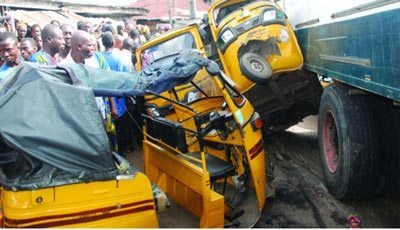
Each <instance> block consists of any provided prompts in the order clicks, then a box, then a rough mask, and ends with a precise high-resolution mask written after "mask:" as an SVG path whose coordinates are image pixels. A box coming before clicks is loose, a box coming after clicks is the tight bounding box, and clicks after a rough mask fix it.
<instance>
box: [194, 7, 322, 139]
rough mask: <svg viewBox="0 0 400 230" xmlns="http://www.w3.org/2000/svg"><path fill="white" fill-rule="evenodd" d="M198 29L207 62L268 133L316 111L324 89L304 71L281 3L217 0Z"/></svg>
mask: <svg viewBox="0 0 400 230" xmlns="http://www.w3.org/2000/svg"><path fill="white" fill-rule="evenodd" d="M200 31H201V34H202V38H203V41H204V44H205V46H206V47H208V49H207V54H208V56H209V58H210V59H213V60H216V61H217V62H219V63H220V65H221V67H223V70H224V72H226V73H227V75H228V76H230V77H231V78H232V79H233V81H235V82H236V83H237V85H238V86H239V89H240V91H241V92H242V93H244V95H245V96H246V97H247V98H248V99H249V100H250V101H251V102H252V103H253V105H254V107H255V109H256V111H258V112H259V113H260V115H261V116H262V118H263V120H264V121H265V126H266V130H267V131H279V130H282V129H285V128H287V127H290V126H291V125H293V124H296V123H297V122H299V121H301V120H302V119H303V118H304V117H306V116H308V115H311V114H317V113H318V106H319V97H320V95H321V92H322V89H321V86H320V84H319V81H318V78H317V76H316V75H315V74H312V73H310V72H306V71H303V70H302V66H303V56H302V52H301V50H300V47H299V45H298V43H297V39H296V36H295V34H294V32H293V29H292V27H291V25H290V22H289V20H288V19H287V16H286V15H285V13H284V12H283V11H282V9H281V8H280V7H279V5H278V4H277V3H275V2H274V1H266V0H264V1H259V0H217V1H215V2H213V4H212V5H211V6H210V9H209V10H208V14H207V16H206V17H205V18H204V19H203V23H202V24H201V26H200Z"/></svg>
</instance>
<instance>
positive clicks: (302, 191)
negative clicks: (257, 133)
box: [256, 117, 400, 228]
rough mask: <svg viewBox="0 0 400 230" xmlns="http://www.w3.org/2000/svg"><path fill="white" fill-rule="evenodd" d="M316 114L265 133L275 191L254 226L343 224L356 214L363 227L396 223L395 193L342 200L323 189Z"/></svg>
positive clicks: (399, 220) (397, 198)
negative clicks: (267, 134) (293, 124)
mask: <svg viewBox="0 0 400 230" xmlns="http://www.w3.org/2000/svg"><path fill="white" fill-rule="evenodd" d="M316 129H317V117H309V118H306V119H305V121H304V122H303V123H301V124H299V125H297V126H294V127H292V128H290V129H289V130H287V131H285V132H281V133H277V134H274V135H271V136H268V137H265V142H266V146H265V147H266V150H267V152H268V158H269V159H271V160H272V161H273V163H274V165H275V170H274V172H275V180H274V183H273V184H274V185H275V188H276V196H275V197H274V198H271V199H269V200H267V204H266V207H265V210H264V212H263V216H262V217H261V219H260V221H259V222H258V223H257V225H256V227H263V228H269V227H310V228H325V227H330V228H335V227H348V224H347V218H348V216H349V215H358V216H359V217H360V219H361V225H362V227H367V228H386V227H400V212H399V210H400V202H399V201H400V196H399V195H391V196H388V195H386V196H382V195H381V196H377V197H373V198H370V199H369V200H360V201H347V202H341V201H338V200H336V199H335V198H333V197H332V196H331V195H330V194H329V192H328V191H327V189H326V187H325V185H324V182H323V174H322V170H321V165H320V159H319V148H318V136H317V131H316Z"/></svg>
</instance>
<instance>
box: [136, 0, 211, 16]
mask: <svg viewBox="0 0 400 230" xmlns="http://www.w3.org/2000/svg"><path fill="white" fill-rule="evenodd" d="M173 3H174V5H173V7H172V14H173V18H175V19H189V17H190V10H189V7H190V6H189V1H188V0H174V1H173ZM195 3H196V16H197V17H198V18H201V17H202V16H203V14H204V12H206V11H207V10H208V8H209V7H210V6H209V5H207V4H206V3H204V1H203V0H195ZM129 6H132V7H140V8H145V9H148V10H149V11H150V12H149V13H148V14H146V15H143V16H135V18H137V19H167V18H168V17H169V16H168V0H139V1H135V2H132V3H131V4H129Z"/></svg>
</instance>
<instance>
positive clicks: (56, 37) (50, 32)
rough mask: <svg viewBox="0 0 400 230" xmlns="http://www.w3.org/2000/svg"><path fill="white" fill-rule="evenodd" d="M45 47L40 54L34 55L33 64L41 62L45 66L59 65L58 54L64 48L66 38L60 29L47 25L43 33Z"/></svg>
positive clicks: (31, 59)
mask: <svg viewBox="0 0 400 230" xmlns="http://www.w3.org/2000/svg"><path fill="white" fill-rule="evenodd" d="M41 37H42V42H43V47H42V50H41V51H40V52H37V53H35V54H33V55H32V57H31V58H30V61H31V62H39V63H40V64H44V65H57V62H58V59H57V58H58V54H59V53H60V52H61V49H63V48H64V43H65V42H64V36H63V33H62V31H61V29H60V28H58V27H57V26H56V25H53V24H47V25H46V26H45V27H44V28H43V30H42V33H41Z"/></svg>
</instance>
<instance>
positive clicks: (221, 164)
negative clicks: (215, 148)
mask: <svg viewBox="0 0 400 230" xmlns="http://www.w3.org/2000/svg"><path fill="white" fill-rule="evenodd" d="M186 155H188V156H191V157H193V158H196V159H199V160H200V159H201V152H190V153H187V154H186ZM205 158H206V165H207V171H208V173H209V174H210V181H211V183H213V182H215V181H216V180H218V179H222V178H226V177H228V176H233V175H235V167H234V166H233V164H231V163H229V162H226V161H224V160H221V159H219V158H218V157H216V156H213V155H211V154H207V153H205ZM191 162H192V163H193V164H195V165H198V166H199V167H201V163H199V162H195V161H191Z"/></svg>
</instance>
